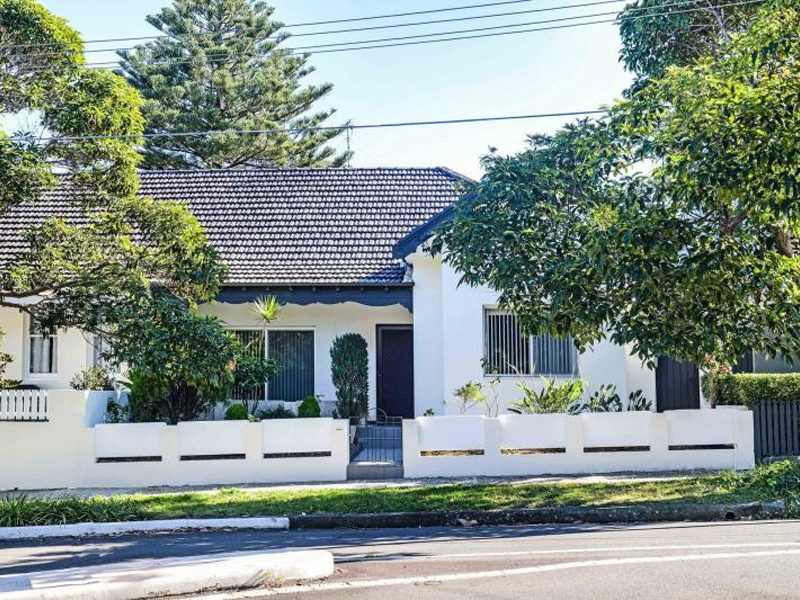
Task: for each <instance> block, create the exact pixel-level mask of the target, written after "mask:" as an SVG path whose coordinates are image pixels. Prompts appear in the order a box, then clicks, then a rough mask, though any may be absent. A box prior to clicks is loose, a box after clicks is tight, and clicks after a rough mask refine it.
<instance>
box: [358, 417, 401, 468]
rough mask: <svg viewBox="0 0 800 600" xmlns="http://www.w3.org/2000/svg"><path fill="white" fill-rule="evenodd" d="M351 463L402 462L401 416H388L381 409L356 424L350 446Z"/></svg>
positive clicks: (395, 463)
mask: <svg viewBox="0 0 800 600" xmlns="http://www.w3.org/2000/svg"><path fill="white" fill-rule="evenodd" d="M350 462H351V463H370V464H376V463H377V464H385V465H402V464H403V418H402V417H389V416H387V415H386V413H384V412H383V411H382V410H380V409H378V410H377V411H375V412H372V415H371V417H370V418H368V419H367V420H365V421H362V422H361V423H359V424H358V425H357V426H356V432H355V438H354V440H353V443H352V444H351V446H350Z"/></svg>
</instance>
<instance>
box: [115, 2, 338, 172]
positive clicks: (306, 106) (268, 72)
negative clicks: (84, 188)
mask: <svg viewBox="0 0 800 600" xmlns="http://www.w3.org/2000/svg"><path fill="white" fill-rule="evenodd" d="M273 10H274V9H273V8H272V7H271V6H268V5H267V4H266V3H265V2H260V1H254V0H173V2H172V6H169V7H166V8H163V9H162V10H161V12H159V13H158V14H156V15H151V16H149V17H148V18H147V22H148V23H150V25H152V26H153V27H155V28H156V29H158V30H159V31H161V32H162V33H163V34H164V38H162V39H159V40H157V41H155V42H150V43H147V44H145V45H142V46H138V47H137V48H136V50H134V51H122V52H120V53H119V54H120V56H121V57H122V72H123V73H124V75H125V76H126V78H127V79H128V81H129V82H130V83H131V84H132V85H134V86H135V87H137V88H138V89H139V91H140V92H141V93H142V95H143V96H144V97H145V99H146V103H145V106H144V114H145V117H146V119H147V127H146V132H147V133H151V132H165V131H166V132H186V131H199V130H209V129H211V130H253V129H256V130H266V132H265V133H264V134H260V135H245V134H239V135H237V134H233V133H232V134H228V135H224V136H223V135H216V136H211V137H202V136H201V137H190V138H180V139H177V138H155V139H148V140H147V142H146V144H145V163H144V164H145V167H146V168H236V167H240V168H241V167H276V166H293V167H323V166H341V165H343V164H344V163H345V161H346V159H347V156H346V155H344V154H342V155H339V156H335V150H334V149H333V148H332V147H330V146H327V145H326V144H327V143H328V142H329V141H330V140H332V139H334V138H335V137H337V136H338V135H340V134H341V133H343V131H344V128H342V129H334V130H330V131H314V132H303V133H297V134H292V133H283V132H280V131H277V130H280V129H285V128H303V127H317V126H320V125H321V124H322V123H323V122H324V121H326V120H327V119H328V118H329V117H331V116H332V115H333V114H334V112H335V111H333V110H323V111H319V112H313V113H312V112H310V111H311V109H312V107H313V105H314V104H315V103H316V102H318V101H319V100H321V99H323V98H324V97H325V96H327V95H328V94H329V93H330V91H331V89H332V87H333V86H332V85H331V84H327V83H323V84H320V85H309V86H305V87H303V85H302V82H303V80H304V79H305V78H306V76H308V75H310V74H311V73H312V72H313V71H314V69H313V67H311V66H310V65H308V64H307V63H308V58H309V55H308V54H296V53H291V52H289V51H288V50H283V49H281V44H282V43H283V42H284V40H285V39H286V38H287V37H288V34H287V33H284V32H283V31H282V24H281V23H279V22H277V21H274V20H272V13H273ZM176 57H180V59H181V60H176ZM270 130H271V131H270Z"/></svg>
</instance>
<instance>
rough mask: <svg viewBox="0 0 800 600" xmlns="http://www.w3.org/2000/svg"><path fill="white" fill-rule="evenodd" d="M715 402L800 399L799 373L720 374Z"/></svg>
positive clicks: (743, 402) (748, 404)
mask: <svg viewBox="0 0 800 600" xmlns="http://www.w3.org/2000/svg"><path fill="white" fill-rule="evenodd" d="M717 394H718V399H717V404H744V405H745V406H748V407H752V406H753V405H754V404H757V403H759V402H767V401H770V402H790V401H793V400H800V373H772V374H760V373H740V374H737V375H722V376H720V378H719V381H718V383H717Z"/></svg>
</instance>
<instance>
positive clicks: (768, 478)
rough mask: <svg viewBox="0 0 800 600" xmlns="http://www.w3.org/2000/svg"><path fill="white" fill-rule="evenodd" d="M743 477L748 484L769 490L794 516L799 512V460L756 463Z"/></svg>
mask: <svg viewBox="0 0 800 600" xmlns="http://www.w3.org/2000/svg"><path fill="white" fill-rule="evenodd" d="M743 479H744V481H745V483H746V484H748V485H751V486H753V487H762V488H766V489H767V490H769V495H770V496H771V497H772V498H774V499H776V500H782V501H783V502H785V503H786V506H787V508H788V509H789V510H790V511H791V512H792V513H793V515H794V516H795V517H796V516H797V515H798V513H800V461H798V460H785V461H780V462H774V463H772V464H765V465H758V466H757V467H756V468H755V469H753V470H752V471H750V472H749V473H746V474H744V476H743Z"/></svg>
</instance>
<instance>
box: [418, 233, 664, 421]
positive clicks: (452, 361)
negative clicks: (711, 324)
mask: <svg viewBox="0 0 800 600" xmlns="http://www.w3.org/2000/svg"><path fill="white" fill-rule="evenodd" d="M407 260H408V262H410V263H411V264H412V265H413V268H414V270H413V277H414V374H415V384H414V387H415V395H416V408H417V415H421V414H423V412H424V411H425V409H426V408H432V409H433V411H434V413H435V414H437V415H443V414H458V408H457V405H456V402H455V398H454V397H453V391H454V390H455V389H456V388H458V387H460V386H462V385H463V384H465V383H467V382H469V381H474V382H488V381H489V380H490V379H491V377H486V376H484V374H483V369H482V367H481V358H482V356H483V309H484V307H495V306H496V305H497V300H498V294H497V292H495V291H493V290H491V289H490V288H487V287H470V286H467V285H461V286H459V274H458V273H457V272H456V271H455V270H454V269H453V268H452V267H450V266H449V265H446V264H444V265H443V264H442V263H441V261H440V260H439V259H438V258H432V257H431V256H430V255H429V254H428V253H427V252H424V251H423V250H421V249H418V250H417V252H415V253H414V254H412V255H410V256H409V257H408V258H407ZM578 377H579V378H581V379H584V380H585V381H586V383H587V385H588V392H589V393H592V392H594V391H595V390H596V389H597V388H598V387H599V386H600V385H603V384H614V385H616V386H617V392H618V393H619V395H620V397H622V398H627V396H628V394H629V393H631V392H633V391H635V390H637V389H641V390H642V391H643V393H644V395H645V397H646V398H648V399H649V400H651V401H652V403H653V406H654V407H655V400H656V398H655V373H654V371H651V370H649V369H647V368H646V367H645V366H643V365H642V364H641V361H639V359H638V358H636V357H633V356H631V355H630V354H629V352H628V351H627V350H626V349H625V348H623V347H622V346H618V345H617V344H614V343H612V342H610V341H607V340H603V341H601V342H599V343H597V344H595V346H594V347H592V348H590V349H589V350H588V351H587V352H585V353H583V354H581V355H580V356H579V357H578ZM523 379H524V381H525V383H526V384H528V385H530V386H531V387H534V388H536V389H541V388H542V385H543V384H542V381H541V378H540V377H539V376H538V375H534V376H527V377H524V378H523ZM560 379H561V380H564V379H565V378H560ZM519 381H520V378H519V377H518V376H516V375H510V376H502V377H501V378H500V384H499V386H498V392H499V398H500V412H501V413H502V412H505V411H506V409H507V407H508V405H509V404H511V403H512V402H513V401H514V400H516V399H518V398H520V397H522V392H521V391H520V390H519V388H518V387H517V383H518V382H519ZM484 410H485V409H484V408H483V407H476V408H474V409H472V410H471V411H470V414H483V412H484Z"/></svg>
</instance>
